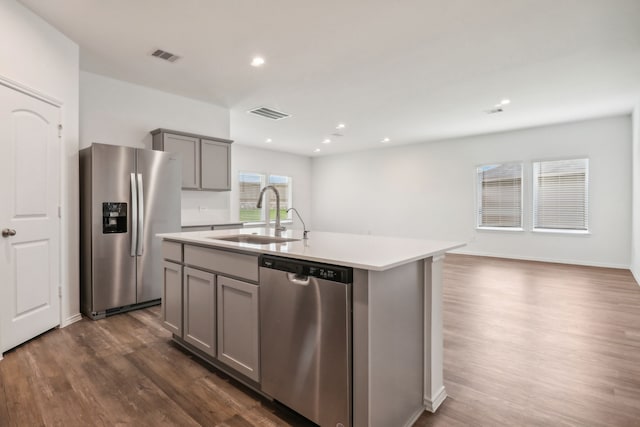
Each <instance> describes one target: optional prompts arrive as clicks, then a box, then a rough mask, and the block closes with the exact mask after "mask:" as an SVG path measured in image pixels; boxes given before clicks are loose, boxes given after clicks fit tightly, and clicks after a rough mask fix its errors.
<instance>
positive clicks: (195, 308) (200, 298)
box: [182, 267, 216, 357]
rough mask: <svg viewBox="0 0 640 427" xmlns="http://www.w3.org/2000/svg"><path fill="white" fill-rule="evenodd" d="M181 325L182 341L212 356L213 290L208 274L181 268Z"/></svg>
mask: <svg viewBox="0 0 640 427" xmlns="http://www.w3.org/2000/svg"><path fill="white" fill-rule="evenodd" d="M182 285H183V295H182V298H183V304H184V310H183V315H184V321H183V324H182V328H183V330H182V331H183V336H184V340H185V341H186V342H188V343H189V344H191V345H193V346H195V347H196V348H198V349H200V350H202V351H204V352H205V353H207V354H209V355H211V356H214V357H215V355H216V301H215V298H216V286H215V279H214V276H213V274H212V273H207V272H206V271H201V270H196V269H194V268H189V267H185V268H184V278H183V280H182Z"/></svg>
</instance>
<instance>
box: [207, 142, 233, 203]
mask: <svg viewBox="0 0 640 427" xmlns="http://www.w3.org/2000/svg"><path fill="white" fill-rule="evenodd" d="M200 144H201V145H200V150H201V153H200V156H201V157H200V159H201V160H200V162H201V171H202V181H201V182H200V185H201V187H202V189H203V190H218V191H223V190H231V174H230V171H229V165H230V164H231V145H230V144H228V143H226V142H218V141H211V140H208V139H202V140H201V142H200Z"/></svg>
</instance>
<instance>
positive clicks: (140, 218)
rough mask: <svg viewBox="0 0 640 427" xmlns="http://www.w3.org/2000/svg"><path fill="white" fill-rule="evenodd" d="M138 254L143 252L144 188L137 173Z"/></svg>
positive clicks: (140, 176) (140, 175)
mask: <svg viewBox="0 0 640 427" xmlns="http://www.w3.org/2000/svg"><path fill="white" fill-rule="evenodd" d="M137 246H138V252H137V254H138V255H142V253H143V252H144V190H143V185H142V174H141V173H139V174H138V245H137Z"/></svg>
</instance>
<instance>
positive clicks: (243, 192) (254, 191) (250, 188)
mask: <svg viewBox="0 0 640 427" xmlns="http://www.w3.org/2000/svg"><path fill="white" fill-rule="evenodd" d="M238 181H239V185H240V215H239V217H240V221H244V222H261V221H264V220H265V216H264V215H263V214H262V213H263V212H262V211H263V210H262V209H258V208H256V203H257V202H258V196H259V195H260V190H261V189H262V187H264V186H265V176H264V175H261V174H257V173H244V172H241V173H240V177H239V180H238Z"/></svg>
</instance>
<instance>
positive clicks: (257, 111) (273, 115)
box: [247, 107, 291, 120]
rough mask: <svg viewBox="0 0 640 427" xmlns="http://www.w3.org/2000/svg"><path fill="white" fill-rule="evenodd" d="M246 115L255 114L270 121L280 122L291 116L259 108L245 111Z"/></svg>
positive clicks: (271, 109) (270, 109)
mask: <svg viewBox="0 0 640 427" xmlns="http://www.w3.org/2000/svg"><path fill="white" fill-rule="evenodd" d="M247 113H251V114H255V115H256V116H262V117H265V118H267V119H271V120H282V119H286V118H287V117H291V114H287V113H283V112H282V111H278V110H274V109H273V108H267V107H259V108H254V109H253V110H249V111H247Z"/></svg>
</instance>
